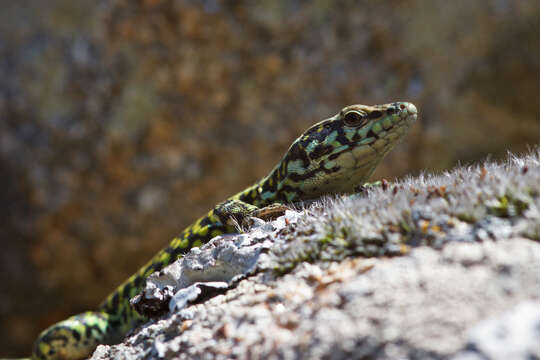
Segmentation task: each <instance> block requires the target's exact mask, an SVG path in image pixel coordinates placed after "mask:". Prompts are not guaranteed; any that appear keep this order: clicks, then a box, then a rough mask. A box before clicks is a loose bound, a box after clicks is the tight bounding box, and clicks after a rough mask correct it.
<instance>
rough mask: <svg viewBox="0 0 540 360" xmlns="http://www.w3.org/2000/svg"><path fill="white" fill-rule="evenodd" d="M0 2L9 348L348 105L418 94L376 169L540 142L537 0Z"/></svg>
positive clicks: (85, 305)
mask: <svg viewBox="0 0 540 360" xmlns="http://www.w3.org/2000/svg"><path fill="white" fill-rule="evenodd" d="M1 3H2V5H1V9H2V10H1V11H0V175H1V176H0V202H1V203H2V206H1V207H0V221H1V223H0V229H1V230H0V231H1V232H0V241H1V244H0V246H1V247H0V249H1V250H0V277H1V278H0V279H1V285H2V290H1V291H0V349H2V354H0V355H2V356H21V355H26V354H28V352H29V350H30V344H31V343H32V342H33V340H34V339H35V337H36V336H37V334H38V333H39V332H40V331H41V330H42V329H43V328H45V327H46V326H48V325H50V324H52V323H54V322H56V321H59V320H62V319H64V318H66V317H67V316H69V315H72V314H75V313H78V312H81V311H84V310H88V309H93V308H95V307H96V306H97V304H98V303H99V302H100V301H101V300H102V299H103V298H104V297H105V296H106V295H107V294H108V293H109V292H110V291H112V290H113V289H114V288H115V286H117V285H118V284H120V283H121V282H122V281H123V280H124V279H125V278H126V277H127V276H128V275H130V274H131V273H133V272H134V271H135V270H137V269H138V268H139V267H140V266H141V265H142V264H143V263H144V262H145V261H146V260H147V259H148V258H150V257H151V256H152V255H153V254H154V253H155V252H156V251H157V250H158V249H160V248H161V247H163V246H164V245H165V244H167V242H168V240H169V239H171V238H172V237H173V236H174V235H175V234H176V233H178V232H179V231H180V230H182V229H183V228H184V227H185V226H186V225H188V224H189V223H190V222H191V221H193V220H194V219H195V218H197V217H198V216H199V215H202V214H203V213H204V212H206V211H207V210H208V209H209V208H211V207H212V206H213V205H214V204H216V203H217V202H219V201H221V200H223V199H225V198H226V197H227V196H229V195H232V194H233V193H235V192H237V191H239V190H241V189H243V188H244V187H245V186H247V185H249V184H251V183H252V182H254V181H256V180H257V179H259V178H260V177H261V176H263V175H265V174H266V173H267V172H268V171H269V170H270V169H271V168H272V167H273V165H274V164H275V163H276V162H277V161H279V159H280V157H281V156H282V154H283V153H284V152H285V150H286V149H287V147H288V146H289V144H290V143H291V142H292V140H293V139H295V138H296V137H297V136H298V135H299V134H300V133H301V131H302V130H304V129H305V128H307V127H308V126H310V125H311V124H313V123H314V122H317V121H319V120H322V119H324V118H326V117H329V116H331V115H333V114H335V113H337V112H338V111H339V110H340V108H341V107H343V106H345V105H348V104H353V103H364V104H379V103H387V102H392V101H395V100H406V101H412V102H414V103H415V104H416V105H417V107H418V109H419V111H420V116H419V121H418V123H417V124H416V125H415V126H414V128H413V129H412V130H411V134H410V135H409V136H408V137H407V138H406V140H405V141H404V142H403V143H402V144H400V145H399V146H398V147H397V148H396V149H395V150H394V151H393V152H392V153H391V154H390V155H389V156H388V157H387V159H386V160H385V161H384V163H383V164H382V165H381V166H380V167H379V169H378V171H377V172H376V174H375V175H374V177H373V179H378V178H381V177H385V178H387V179H388V180H392V179H394V178H395V177H399V176H404V175H406V174H418V173H419V172H420V171H421V170H426V171H428V172H440V171H442V170H445V169H450V168H452V167H454V166H456V165H458V164H460V163H461V164H472V163H476V162H478V161H480V160H482V159H485V158H486V157H491V158H492V159H504V158H505V157H506V156H507V151H512V152H516V153H522V152H526V151H527V148H528V146H534V145H535V144H538V143H540V99H539V94H540V81H539V80H540V36H539V34H540V2H539V1H537V0H529V1H527V0H485V1H481V0H478V1H469V0H456V1H446V0H410V1H404V0H403V1H400V0H379V1H331V0H314V1H299V0H296V1H294V0H292V1H291V0H262V1H257V2H252V1H217V0H205V1H200V0H199V1H187V0H107V1H105V0H100V1H96V0H78V1H71V0H49V1H41V0H18V1H9V0H2V1H1Z"/></svg>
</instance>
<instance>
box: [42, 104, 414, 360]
mask: <svg viewBox="0 0 540 360" xmlns="http://www.w3.org/2000/svg"><path fill="white" fill-rule="evenodd" d="M416 117H417V111H416V107H415V106H414V105H413V104H411V103H406V102H395V103H392V104H386V105H375V106H366V105H351V106H347V107H345V108H343V109H342V110H341V111H340V112H339V114H337V115H335V116H333V117H331V118H329V119H326V120H323V121H321V122H319V123H317V124H315V125H313V126H312V127H310V128H309V129H307V130H306V131H305V132H304V133H303V134H302V135H301V136H300V137H299V138H298V139H296V140H295V141H294V142H293V144H292V145H291V146H290V148H289V150H288V151H287V153H286V154H285V156H284V157H283V158H282V159H281V161H280V162H279V163H278V164H277V165H276V166H275V167H274V169H272V171H271V172H270V174H268V176H266V177H265V178H263V179H262V180H260V181H259V182H258V183H256V184H254V185H252V186H250V187H248V188H246V189H245V190H243V191H241V192H239V193H238V194H236V195H234V196H231V197H230V198H229V199H227V200H226V201H225V202H223V203H221V204H219V205H217V206H216V207H215V208H214V209H212V210H210V211H209V212H208V214H206V215H204V216H203V217H201V218H200V219H198V220H197V221H196V222H195V223H193V224H192V225H191V226H189V227H188V228H186V229H185V230H184V231H183V232H182V233H181V234H180V235H178V236H177V237H175V238H174V239H173V240H172V241H171V243H170V244H169V246H167V247H166V248H165V249H163V250H161V251H160V252H159V253H157V254H156V255H155V256H154V257H153V258H152V259H151V260H150V261H149V262H148V263H147V264H146V265H144V266H143V267H142V268H141V269H140V270H139V271H138V272H137V273H135V274H134V275H133V276H131V277H130V278H129V279H127V280H126V281H125V282H124V283H123V284H122V285H120V286H119V287H118V288H117V289H116V290H115V291H114V292H113V293H112V294H110V295H109V296H108V297H107V298H106V299H105V301H104V302H103V303H102V304H101V306H100V308H99V310H97V311H91V312H86V313H83V314H79V315H76V316H73V317H70V318H69V319H67V320H64V321H61V322H59V323H57V324H54V325H52V326H51V327H49V328H48V329H46V330H44V331H43V332H42V333H41V335H40V336H39V338H38V339H37V340H36V343H35V344H34V352H33V354H32V358H34V359H79V358H85V357H87V356H89V355H90V354H91V353H92V352H93V351H94V349H95V348H96V347H97V345H99V344H113V343H117V342H119V341H121V340H122V338H123V336H124V335H125V334H126V333H127V332H128V331H129V330H130V329H132V328H133V327H135V326H136V325H138V324H141V323H143V322H144V321H145V320H146V319H145V318H144V317H142V316H141V315H139V314H138V313H136V312H135V311H134V310H133V309H132V308H131V307H130V305H129V299H130V298H132V297H133V296H135V295H136V294H137V293H139V292H140V291H141V290H142V288H143V287H144V283H145V279H146V278H147V277H148V276H149V275H150V274H151V273H153V272H154V271H159V270H161V269H162V268H163V267H165V266H167V265H169V264H170V263H172V262H173V261H175V260H176V259H178V258H180V257H181V256H182V255H183V254H185V253H186V252H188V251H189V250H190V249H191V248H193V247H198V246H201V245H202V244H204V243H206V242H208V241H209V240H210V239H211V238H213V237H215V236H217V235H221V234H225V233H232V232H235V231H236V229H235V226H234V222H233V221H231V219H234V220H236V221H239V222H242V221H243V220H245V219H246V218H248V217H249V216H253V215H257V212H258V211H259V210H260V209H261V208H264V207H268V206H270V205H272V204H276V203H277V204H288V203H293V202H299V201H305V200H310V199H315V198H317V197H320V196H321V195H324V194H341V193H350V192H353V190H354V188H355V187H356V186H358V185H361V184H363V183H364V182H366V181H367V180H368V178H369V176H370V175H371V174H372V172H373V171H374V170H375V168H376V167H377V164H378V163H379V162H380V161H381V160H382V158H383V157H384V156H385V155H386V154H387V153H388V152H389V151H390V150H391V149H392V147H394V145H395V144H396V143H397V142H398V140H400V139H401V138H403V136H404V135H405V134H406V133H407V131H408V129H409V127H410V126H411V124H412V123H414V121H415V120H416Z"/></svg>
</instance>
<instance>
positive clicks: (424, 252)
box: [92, 238, 540, 360]
mask: <svg viewBox="0 0 540 360" xmlns="http://www.w3.org/2000/svg"><path fill="white" fill-rule="evenodd" d="M471 253H473V254H477V257H476V259H475V260H473V261H471ZM528 264H533V265H528ZM534 264H540V244H538V243H536V242H532V241H530V240H527V239H520V238H515V239H508V240H505V241H500V242H491V241H486V242H483V243H474V244H470V243H452V244H449V245H447V246H446V247H445V249H444V251H436V250H433V249H431V248H428V247H420V248H417V249H414V250H413V251H412V252H411V253H410V255H408V256H405V257H396V258H392V259H388V258H387V259H349V260H345V261H343V262H341V263H333V264H331V265H330V266H328V267H321V266H320V265H310V264H306V263H304V264H302V265H300V266H299V267H298V268H297V269H295V270H294V271H293V272H292V273H291V274H289V275H286V276H284V277H283V278H279V279H278V280H276V281H262V280H261V278H260V277H259V278H257V277H254V278H250V279H247V280H243V281H242V282H241V283H240V284H239V285H238V286H237V287H236V288H235V289H233V290H229V291H228V292H227V293H226V294H225V295H218V296H217V297H215V298H213V299H211V300H208V301H207V302H205V303H203V304H200V305H195V306H191V307H188V308H186V309H184V310H181V311H180V312H178V313H177V314H175V315H173V316H170V317H168V318H165V319H164V320H160V321H157V322H156V323H154V324H150V325H147V326H145V327H144V328H142V329H140V330H139V331H138V332H137V333H136V334H135V335H133V336H132V337H130V338H128V339H127V340H126V341H125V342H124V343H123V344H120V345H117V346H100V347H98V349H97V351H96V353H95V354H94V356H93V357H92V358H93V359H94V360H97V359H113V358H114V359H150V358H156V357H159V358H164V359H173V358H174V359H193V358H201V359H210V358H215V359H230V358H235V359H251V358H275V359H280V358H281V359H282V358H287V359H293V358H294V359H351V358H355V359H364V358H369V359H397V358H402V359H443V358H447V357H448V356H449V355H452V354H455V353H458V352H460V351H465V350H466V349H467V350H468V355H471V356H472V353H473V351H472V349H473V348H472V347H471V346H467V344H468V341H470V342H471V343H473V344H478V343H479V342H484V344H483V345H477V349H479V350H478V351H479V352H481V353H485V354H488V355H489V354H491V353H492V352H493V351H494V350H493V349H494V348H495V346H496V342H497V341H500V339H498V338H495V339H491V340H490V339H479V337H480V335H478V333H479V330H478V329H477V328H474V326H475V324H476V323H477V322H479V321H480V320H483V319H486V318H490V317H491V316H495V315H497V314H499V313H500V312H502V311H506V310H511V309H513V308H514V307H516V306H518V305H519V304H520V303H522V302H524V301H526V300H528V299H531V298H536V299H538V298H539V297H540V266H538V265H534ZM529 307H530V306H529ZM539 307H540V304H538V303H536V304H535V307H534V311H535V312H531V313H529V315H532V314H537V312H538V309H539ZM516 312H518V310H516ZM519 312H520V313H521V314H520V315H517V314H516V315H515V316H518V318H519V316H520V317H521V318H523V317H526V316H527V315H526V314H523V310H520V311H519ZM508 316H512V315H508ZM511 324H512V323H507V325H506V326H507V327H510V326H511ZM515 324H516V327H512V328H511V330H508V332H510V333H511V332H515V334H513V335H507V336H506V337H513V338H514V339H516V340H520V341H517V342H515V343H514V344H513V345H516V343H517V345H518V346H519V345H522V343H524V344H525V345H522V347H524V348H525V349H526V346H529V352H528V353H527V352H526V351H522V352H521V354H522V355H523V354H534V355H535V356H538V355H539V354H540V352H538V348H537V347H536V350H535V351H534V352H532V351H533V350H534V349H535V347H534V344H535V342H536V344H538V341H540V338H539V336H538V332H537V330H536V329H537V326H538V325H540V323H539V319H538V317H537V316H536V317H534V318H531V319H530V321H529V322H528V324H527V325H528V326H524V325H522V324H520V323H518V322H517V319H516V321H515ZM478 326H480V325H478ZM492 326H495V325H492ZM499 326H503V325H502V324H501V325H499ZM535 327H536V328H535ZM520 328H521V329H525V330H526V331H525V332H520ZM470 329H473V330H471V333H470V335H468V332H469V330H470ZM492 331H493V330H491V329H488V331H487V332H482V336H483V337H488V335H489V333H492ZM520 334H521V335H522V336H521V337H520V338H518V337H519V335H520ZM491 336H493V335H491ZM509 343H510V341H509ZM490 348H491V349H490ZM512 349H513V350H514V351H515V349H516V347H515V346H514V347H513V348H512ZM522 350H524V349H522ZM506 351H507V354H508V353H509V352H510V351H511V350H510V349H509V348H507V349H506ZM461 356H465V354H461ZM499 358H501V359H502V358H504V357H497V356H488V357H486V358H483V359H499ZM510 358H512V359H530V358H533V357H526V356H520V357H510ZM458 359H465V358H464V357H458Z"/></svg>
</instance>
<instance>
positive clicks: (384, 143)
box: [267, 102, 417, 202]
mask: <svg viewBox="0 0 540 360" xmlns="http://www.w3.org/2000/svg"><path fill="white" fill-rule="evenodd" d="M416 117H417V110H416V107H415V106H414V105H413V104H412V103H407V102H395V103H391V104H385V105H374V106H367V105H350V106H347V107H345V108H343V109H342V110H341V111H340V112H339V113H338V114H336V115H335V116H333V117H331V118H329V119H326V120H323V121H321V122H319V123H317V124H315V125H313V126H311V127H310V128H309V129H307V130H306V131H305V132H304V133H303V134H302V135H301V136H300V137H299V138H298V139H296V140H295V141H294V143H293V144H292V145H291V146H290V148H289V150H288V151H287V153H286V154H285V156H284V157H283V159H282V161H281V163H280V164H279V165H278V166H277V167H276V168H275V169H274V171H273V172H272V173H271V174H270V175H269V176H268V177H267V179H270V178H272V177H273V179H272V182H273V183H275V184H276V185H275V186H276V187H275V191H276V193H275V194H276V195H277V196H276V198H278V199H282V200H285V201H288V202H294V201H299V200H306V199H312V198H315V197H318V196H320V195H323V194H331V193H332V194H335V193H347V192H352V191H353V190H354V188H355V187H356V186H358V185H362V184H363V183H365V182H366V181H367V180H368V178H369V177H370V175H371V174H372V173H373V171H374V170H375V168H376V167H377V165H378V163H379V162H380V161H381V160H382V159H383V157H384V156H385V155H386V154H387V153H388V152H389V151H390V150H391V149H392V148H393V147H394V145H396V144H397V143H398V141H399V140H400V139H402V138H403V136H404V135H405V134H406V133H407V131H408V129H409V127H410V126H411V125H412V124H413V123H414V122H415V121H416Z"/></svg>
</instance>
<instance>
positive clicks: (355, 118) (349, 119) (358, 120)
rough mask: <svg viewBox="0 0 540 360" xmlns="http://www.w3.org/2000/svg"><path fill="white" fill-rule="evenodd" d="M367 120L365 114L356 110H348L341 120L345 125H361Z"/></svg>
mask: <svg viewBox="0 0 540 360" xmlns="http://www.w3.org/2000/svg"><path fill="white" fill-rule="evenodd" d="M366 121H367V116H366V114H364V113H361V112H358V111H349V112H348V113H345V114H344V115H343V122H344V123H345V125H347V126H361V125H364V124H365V123H366Z"/></svg>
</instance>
